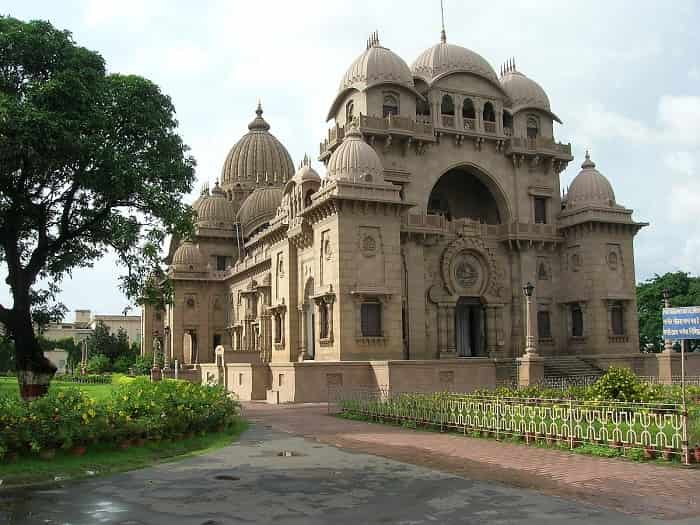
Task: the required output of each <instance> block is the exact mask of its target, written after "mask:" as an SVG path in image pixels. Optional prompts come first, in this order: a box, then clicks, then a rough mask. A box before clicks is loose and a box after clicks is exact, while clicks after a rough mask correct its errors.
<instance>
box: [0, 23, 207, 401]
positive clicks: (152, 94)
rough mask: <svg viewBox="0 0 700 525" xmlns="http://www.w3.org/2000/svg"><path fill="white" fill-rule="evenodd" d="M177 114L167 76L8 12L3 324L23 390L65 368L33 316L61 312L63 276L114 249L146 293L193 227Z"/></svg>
mask: <svg viewBox="0 0 700 525" xmlns="http://www.w3.org/2000/svg"><path fill="white" fill-rule="evenodd" d="M174 113H175V110H174V107H173V104H172V102H171V100H170V98H169V97H168V96H166V95H164V94H163V93H161V91H160V89H159V88H158V86H156V85H155V84H153V83H152V82H150V81H148V80H146V79H144V78H141V77H138V76H133V75H119V74H106V71H105V64H104V60H103V59H102V57H101V56H100V55H99V54H97V53H96V52H94V51H90V50H88V49H85V48H83V47H80V46H78V45H77V44H76V43H75V42H74V40H73V38H72V36H71V34H70V33H69V32H67V31H61V30H58V29H55V28H54V27H53V26H52V25H51V24H50V23H49V22H43V21H31V22H23V21H20V20H17V19H14V18H11V17H2V16H0V263H1V264H4V265H5V266H6V267H7V279H6V282H7V284H8V285H9V288H10V291H11V294H12V306H7V305H0V322H2V323H3V324H4V325H5V327H6V328H7V334H8V336H9V337H10V338H11V339H12V340H13V341H14V346H15V366H16V370H17V378H18V380H19V385H20V393H21V395H22V397H23V398H25V399H31V398H34V397H36V396H39V395H43V394H44V393H45V392H46V390H47V388H48V384H49V382H50V380H51V377H53V374H54V373H55V370H56V369H55V367H54V366H53V365H52V364H51V363H50V362H49V361H48V360H47V359H46V358H45V357H44V355H43V352H42V351H41V346H40V345H39V342H38V340H37V337H36V335H35V333H34V325H35V324H42V323H45V322H47V321H48V320H57V319H60V318H61V317H62V315H63V313H64V312H65V309H64V308H63V307H62V305H59V304H57V303H56V301H55V299H56V294H57V292H58V291H59V288H58V283H60V282H61V280H62V278H63V277H65V276H67V275H70V274H71V272H72V271H74V270H75V269H77V268H81V267H88V266H91V265H92V264H93V263H94V261H96V260H97V259H99V258H100V257H102V256H103V255H104V254H105V253H106V252H107V251H108V250H113V251H114V252H115V253H116V254H117V255H118V258H119V261H120V262H121V264H122V265H123V266H124V267H125V268H126V271H125V275H124V276H123V277H122V281H121V286H122V289H123V291H124V292H125V293H126V295H127V296H128V297H129V298H133V299H137V298H138V299H140V300H144V299H143V298H148V297H149V292H148V288H147V287H146V288H145V289H144V283H145V281H146V279H145V278H146V276H150V275H154V274H159V265H160V262H161V261H160V247H161V245H162V242H163V240H164V238H165V237H166V236H167V235H169V234H176V235H179V236H180V238H182V237H186V236H187V235H188V234H189V233H190V232H191V228H192V220H191V219H192V217H191V215H192V212H191V209H190V208H189V206H186V205H183V204H182V197H183V196H184V195H185V194H186V193H188V192H189V191H190V190H191V188H192V184H193V182H194V160H193V159H192V157H190V156H189V155H188V148H187V146H186V145H185V144H183V141H182V139H181V138H180V137H179V135H178V134H177V120H176V119H175V116H174ZM39 281H41V282H42V283H44V282H48V283H52V284H50V285H48V286H43V285H40V284H39ZM158 293H160V291H159V292H158Z"/></svg>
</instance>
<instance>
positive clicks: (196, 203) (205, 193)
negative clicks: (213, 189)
mask: <svg viewBox="0 0 700 525" xmlns="http://www.w3.org/2000/svg"><path fill="white" fill-rule="evenodd" d="M208 196H209V190H208V188H207V187H206V186H202V191H201V192H200V193H199V196H198V197H197V198H196V199H195V200H194V202H193V203H192V209H193V210H194V211H199V205H200V204H201V203H202V200H203V199H204V198H205V197H208Z"/></svg>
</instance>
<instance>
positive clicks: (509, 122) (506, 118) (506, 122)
mask: <svg viewBox="0 0 700 525" xmlns="http://www.w3.org/2000/svg"><path fill="white" fill-rule="evenodd" d="M503 133H504V134H506V135H508V136H511V135H512V134H513V115H511V114H510V113H508V112H507V111H504V112H503Z"/></svg>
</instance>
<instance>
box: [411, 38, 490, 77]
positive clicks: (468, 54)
mask: <svg viewBox="0 0 700 525" xmlns="http://www.w3.org/2000/svg"><path fill="white" fill-rule="evenodd" d="M443 36H444V35H443ZM411 70H412V71H413V75H414V76H415V77H419V78H421V79H423V80H425V82H427V83H428V84H432V83H433V82H435V81H436V80H438V79H439V78H442V77H444V76H445V75H449V74H450V73H471V74H472V75H476V76H479V77H481V78H484V79H485V80H487V81H489V82H490V83H491V84H493V85H495V86H496V87H498V88H499V89H500V87H501V84H500V83H499V82H498V76H497V75H496V72H495V71H494V69H493V68H492V67H491V64H489V63H488V62H487V61H486V59H485V58H484V57H482V56H481V55H480V54H478V53H475V52H474V51H472V50H471V49H467V48H465V47H462V46H458V45H455V44H448V43H447V42H446V41H445V40H444V38H443V41H442V42H441V43H439V44H435V45H434V46H433V47H431V48H429V49H426V50H425V51H423V52H422V53H421V54H420V55H419V56H418V58H416V60H415V62H413V65H412V66H411Z"/></svg>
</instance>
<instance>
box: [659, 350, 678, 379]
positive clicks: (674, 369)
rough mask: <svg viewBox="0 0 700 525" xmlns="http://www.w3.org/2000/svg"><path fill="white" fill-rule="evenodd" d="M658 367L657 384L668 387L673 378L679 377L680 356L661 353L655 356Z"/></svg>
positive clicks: (673, 353)
mask: <svg viewBox="0 0 700 525" xmlns="http://www.w3.org/2000/svg"><path fill="white" fill-rule="evenodd" d="M656 362H657V363H658V367H659V383H661V384H662V385H670V384H672V383H673V378H674V377H679V376H680V375H681V354H679V353H677V352H662V353H660V354H656Z"/></svg>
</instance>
